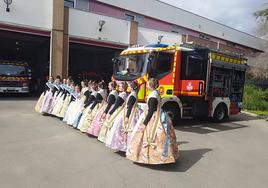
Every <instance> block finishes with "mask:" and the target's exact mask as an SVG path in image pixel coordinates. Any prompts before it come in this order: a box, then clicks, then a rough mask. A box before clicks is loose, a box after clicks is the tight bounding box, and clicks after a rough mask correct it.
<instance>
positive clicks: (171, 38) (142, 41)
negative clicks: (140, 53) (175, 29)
mask: <svg viewBox="0 0 268 188" xmlns="http://www.w3.org/2000/svg"><path fill="white" fill-rule="evenodd" d="M158 36H163V38H162V40H161V43H163V44H169V45H174V44H180V43H181V42H182V36H181V35H179V34H177V33H169V32H163V31H157V30H153V29H147V28H143V27H139V29H138V44H139V45H147V44H152V43H154V44H156V43H157V42H158Z"/></svg>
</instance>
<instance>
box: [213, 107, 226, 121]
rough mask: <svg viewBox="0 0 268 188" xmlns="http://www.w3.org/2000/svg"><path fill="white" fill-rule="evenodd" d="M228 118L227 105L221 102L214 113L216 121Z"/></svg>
mask: <svg viewBox="0 0 268 188" xmlns="http://www.w3.org/2000/svg"><path fill="white" fill-rule="evenodd" d="M226 118H227V107H226V105H224V104H219V105H218V106H217V107H216V109H215V111H214V114H213V121H214V122H217V123H219V122H222V121H224V120H225V119H226Z"/></svg>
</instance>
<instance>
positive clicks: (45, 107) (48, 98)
mask: <svg viewBox="0 0 268 188" xmlns="http://www.w3.org/2000/svg"><path fill="white" fill-rule="evenodd" d="M52 100H53V96H52V92H51V91H48V92H46V95H45V96H44V101H43V104H42V107H41V113H49V110H50V108H51V105H52Z"/></svg>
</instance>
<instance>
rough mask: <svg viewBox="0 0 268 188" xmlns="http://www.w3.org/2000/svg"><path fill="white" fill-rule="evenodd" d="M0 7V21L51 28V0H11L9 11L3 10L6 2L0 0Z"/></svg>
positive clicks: (37, 27) (38, 27)
mask: <svg viewBox="0 0 268 188" xmlns="http://www.w3.org/2000/svg"><path fill="white" fill-rule="evenodd" d="M0 8H1V10H0V23H3V24H12V25H20V26H25V27H33V28H36V29H45V30H51V29H52V17H53V0H13V2H12V4H11V6H10V12H6V11H5V9H6V4H5V3H4V1H3V0H0Z"/></svg>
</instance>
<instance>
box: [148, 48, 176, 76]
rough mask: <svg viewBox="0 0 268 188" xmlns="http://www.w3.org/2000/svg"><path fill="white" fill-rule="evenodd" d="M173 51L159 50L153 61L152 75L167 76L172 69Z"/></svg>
mask: <svg viewBox="0 0 268 188" xmlns="http://www.w3.org/2000/svg"><path fill="white" fill-rule="evenodd" d="M173 59H174V54H173V53H167V52H159V53H156V54H155V58H154V60H153V62H152V63H151V76H152V77H157V78H158V79H160V78H162V77H164V76H166V75H167V74H168V73H170V71H171V69H172V63H173Z"/></svg>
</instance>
